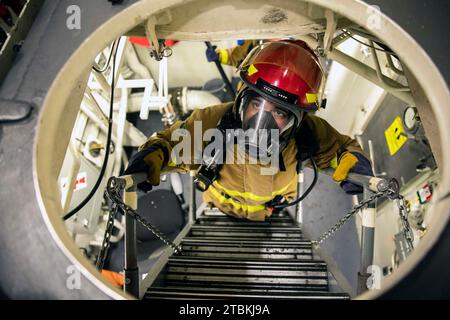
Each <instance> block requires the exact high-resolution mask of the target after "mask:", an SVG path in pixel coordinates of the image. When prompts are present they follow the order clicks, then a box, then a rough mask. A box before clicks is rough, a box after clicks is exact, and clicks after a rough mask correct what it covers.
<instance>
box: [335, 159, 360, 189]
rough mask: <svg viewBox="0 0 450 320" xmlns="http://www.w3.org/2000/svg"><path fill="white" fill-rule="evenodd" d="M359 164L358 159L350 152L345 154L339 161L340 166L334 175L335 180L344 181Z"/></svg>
mask: <svg viewBox="0 0 450 320" xmlns="http://www.w3.org/2000/svg"><path fill="white" fill-rule="evenodd" d="M357 163H358V158H357V157H356V156H354V155H353V154H351V153H350V152H347V153H344V155H343V156H342V157H341V161H339V165H338V166H337V168H336V170H335V171H334V174H333V180H334V181H336V182H341V181H344V180H345V179H346V178H347V176H348V173H349V171H350V170H351V169H352V168H353V167H354V166H355V165H356V164H357Z"/></svg>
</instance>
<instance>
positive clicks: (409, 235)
mask: <svg viewBox="0 0 450 320" xmlns="http://www.w3.org/2000/svg"><path fill="white" fill-rule="evenodd" d="M397 205H398V210H399V214H400V221H401V222H402V226H403V235H404V237H405V239H406V242H407V243H408V250H409V252H411V251H412V250H413V249H414V234H413V232H412V230H411V227H410V225H409V222H408V213H409V210H408V208H407V206H406V202H405V197H404V196H402V195H398V200H397Z"/></svg>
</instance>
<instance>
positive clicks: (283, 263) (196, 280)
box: [144, 209, 349, 300]
mask: <svg viewBox="0 0 450 320" xmlns="http://www.w3.org/2000/svg"><path fill="white" fill-rule="evenodd" d="M181 246H182V249H183V255H172V256H171V257H170V258H169V260H168V262H167V264H166V265H165V267H164V269H163V270H162V272H161V273H160V274H159V276H158V278H157V279H156V280H155V282H153V284H152V286H150V287H149V288H148V290H147V292H146V294H145V295H144V299H182V300H186V299H258V300H259V299H349V295H348V294H344V293H332V292H329V281H328V271H327V265H326V263H325V262H324V261H320V260H314V259H313V252H312V244H311V242H310V241H309V240H306V239H304V238H303V236H302V231H301V229H300V228H299V227H298V226H297V225H296V224H295V223H294V221H293V219H292V218H291V217H290V216H289V214H287V213H277V214H273V215H272V217H270V218H269V219H268V220H266V221H264V222H251V221H245V220H241V219H235V218H232V217H228V216H226V215H225V214H223V213H221V212H219V211H218V210H217V209H207V210H205V211H204V212H203V214H202V215H201V216H200V217H198V218H197V220H196V222H195V224H194V225H193V226H192V228H191V230H190V232H189V233H188V235H187V236H186V237H185V238H184V239H183V240H182V241H181Z"/></svg>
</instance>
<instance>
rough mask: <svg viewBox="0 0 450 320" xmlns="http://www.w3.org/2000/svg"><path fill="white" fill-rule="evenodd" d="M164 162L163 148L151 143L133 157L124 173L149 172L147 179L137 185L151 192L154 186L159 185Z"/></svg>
mask: <svg viewBox="0 0 450 320" xmlns="http://www.w3.org/2000/svg"><path fill="white" fill-rule="evenodd" d="M163 163H164V152H163V150H162V149H161V147H160V146H158V145H151V146H150V147H148V148H146V149H144V150H141V151H139V152H138V153H136V154H134V155H133V156H132V157H131V159H130V161H129V163H128V167H127V168H126V169H125V171H124V173H123V174H124V175H128V174H134V173H142V172H145V173H146V174H147V181H144V182H141V183H139V184H138V185H137V187H138V189H139V190H142V191H144V192H149V191H150V190H152V188H153V187H152V186H157V185H159V181H160V175H161V169H162V166H163Z"/></svg>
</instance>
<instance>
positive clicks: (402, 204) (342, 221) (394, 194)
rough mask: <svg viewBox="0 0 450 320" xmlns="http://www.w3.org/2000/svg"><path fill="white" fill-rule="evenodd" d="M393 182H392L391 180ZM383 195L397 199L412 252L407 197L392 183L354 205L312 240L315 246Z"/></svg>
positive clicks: (404, 231) (403, 229)
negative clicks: (384, 189)
mask: <svg viewBox="0 0 450 320" xmlns="http://www.w3.org/2000/svg"><path fill="white" fill-rule="evenodd" d="M391 183H392V182H391ZM383 196H386V197H388V198H389V199H391V200H397V206H398V211H399V215H400V220H401V222H402V231H403V235H404V237H405V239H406V241H407V243H408V250H409V252H411V251H412V250H413V249H414V244H413V242H414V234H413V233H412V230H411V227H410V225H409V222H408V209H407V207H406V204H405V197H404V196H402V195H401V194H400V193H399V192H398V188H396V187H395V185H392V184H391V188H389V189H387V190H386V191H383V192H377V193H375V194H373V195H372V196H371V197H369V198H367V199H366V200H363V201H361V202H360V203H359V204H357V205H356V206H354V207H353V209H352V211H350V212H349V213H347V214H346V215H345V216H344V217H343V218H341V219H340V220H339V221H338V222H337V223H336V224H335V225H334V226H333V227H331V228H330V230H328V231H327V232H325V233H324V234H323V235H322V236H321V237H320V238H319V239H317V240H313V241H311V242H312V244H313V245H314V246H319V245H321V244H322V243H323V242H324V241H325V240H327V239H328V238H329V237H331V236H332V235H333V234H334V233H336V231H338V230H339V229H340V228H341V227H342V226H343V225H344V224H345V223H346V222H347V221H348V220H349V219H350V218H351V217H352V216H353V215H354V214H355V213H356V212H358V211H359V210H361V209H362V208H364V207H365V206H367V205H368V204H370V203H372V202H373V201H375V200H376V199H378V198H381V197H383Z"/></svg>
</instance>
